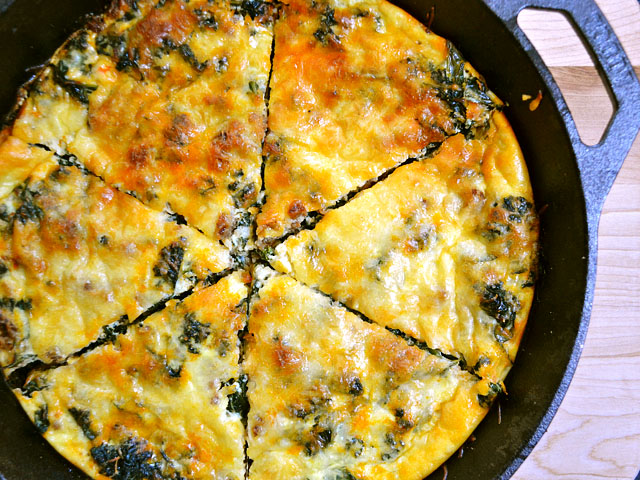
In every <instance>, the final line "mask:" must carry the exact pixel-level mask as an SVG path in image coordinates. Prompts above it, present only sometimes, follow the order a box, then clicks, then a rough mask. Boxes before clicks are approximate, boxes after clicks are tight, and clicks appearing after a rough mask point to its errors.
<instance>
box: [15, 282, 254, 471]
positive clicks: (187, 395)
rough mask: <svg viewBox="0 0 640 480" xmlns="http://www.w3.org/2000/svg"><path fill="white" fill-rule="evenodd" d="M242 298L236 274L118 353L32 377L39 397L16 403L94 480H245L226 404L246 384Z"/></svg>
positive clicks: (118, 343) (169, 311)
mask: <svg viewBox="0 0 640 480" xmlns="http://www.w3.org/2000/svg"><path fill="white" fill-rule="evenodd" d="M246 295H247V288H246V286H245V285H244V283H243V282H242V274H241V273H236V274H234V275H232V276H229V277H226V278H225V279H223V280H221V281H220V282H219V283H218V284H216V285H215V286H213V287H209V288H206V289H204V290H201V291H199V292H197V293H195V294H193V295H192V296H190V297H188V298H187V299H185V300H184V301H182V302H176V301H171V302H169V303H168V304H167V308H166V309H165V310H163V311H162V312H159V313H156V314H154V315H152V316H150V317H149V318H147V319H146V320H145V322H144V324H142V325H135V326H131V327H129V331H128V332H127V333H126V334H125V335H120V336H118V337H117V338H116V339H115V341H114V343H113V344H111V343H109V344H106V345H103V346H101V347H98V348H97V349H95V350H94V351H92V352H90V353H87V354H85V355H83V356H81V357H78V358H74V359H73V360H72V361H70V363H69V364H68V365H66V366H63V367H60V368H57V369H55V370H48V371H44V372H40V373H36V374H35V375H32V376H31V377H30V378H29V379H28V382H29V383H30V384H31V385H34V386H36V385H37V389H39V390H36V391H34V392H33V393H32V394H31V396H26V395H22V394H20V393H18V391H16V392H17V395H18V398H19V399H20V401H21V403H22V405H23V406H24V408H25V410H26V411H27V412H28V414H29V415H30V417H31V418H32V419H34V421H35V423H36V425H37V426H38V428H40V429H41V431H43V433H44V435H45V438H46V439H47V440H48V441H49V442H51V444H52V445H53V446H54V447H56V449H58V450H59V451H60V453H62V454H63V455H65V456H66V457H67V458H69V459H70V460H72V461H73V462H74V463H75V464H76V465H77V466H78V467H80V468H81V469H82V470H84V471H85V472H86V473H87V474H89V475H91V476H93V477H97V478H106V477H113V476H114V475H115V474H116V473H117V474H118V475H119V476H118V477H117V478H167V479H169V478H172V479H173V478H186V477H188V478H192V479H219V480H240V479H242V478H244V461H243V448H244V442H243V437H244V427H243V426H242V422H241V418H240V415H239V414H238V413H235V412H232V411H229V410H228V407H229V398H228V397H229V396H233V395H234V394H235V393H236V390H237V380H238V378H239V376H240V369H239V366H238V360H239V353H240V352H239V341H238V332H239V331H240V330H241V329H242V328H243V327H244V324H245V317H246V306H244V304H242V303H241V302H242V301H243V300H244V299H245V298H246ZM103 475H104V476H103Z"/></svg>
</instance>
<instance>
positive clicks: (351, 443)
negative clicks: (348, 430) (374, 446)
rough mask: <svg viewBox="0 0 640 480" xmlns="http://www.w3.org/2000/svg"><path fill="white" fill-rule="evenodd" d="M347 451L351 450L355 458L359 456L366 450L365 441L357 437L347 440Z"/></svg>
mask: <svg viewBox="0 0 640 480" xmlns="http://www.w3.org/2000/svg"><path fill="white" fill-rule="evenodd" d="M346 447H347V451H349V452H351V455H353V456H354V457H355V458H358V457H359V456H360V455H362V452H364V442H363V441H362V440H360V439H359V438H357V437H353V438H350V439H349V440H347V444H346Z"/></svg>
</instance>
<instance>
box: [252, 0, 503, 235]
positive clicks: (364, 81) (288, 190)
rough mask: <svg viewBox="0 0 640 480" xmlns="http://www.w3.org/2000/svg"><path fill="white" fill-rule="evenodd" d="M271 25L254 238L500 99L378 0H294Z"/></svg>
mask: <svg viewBox="0 0 640 480" xmlns="http://www.w3.org/2000/svg"><path fill="white" fill-rule="evenodd" d="M286 3H289V4H288V5H285V6H284V7H283V8H282V12H281V15H280V18H279V20H278V21H277V22H276V25H275V33H274V35H275V54H274V59H273V75H272V81H271V96H270V102H269V113H270V115H269V120H268V125H269V132H270V133H269V134H268V136H267V139H266V143H265V149H264V155H265V157H266V164H265V176H264V182H265V195H266V203H265V205H264V207H263V208H262V210H261V213H260V215H259V216H258V228H257V233H258V237H259V240H261V241H262V243H263V244H268V243H270V242H273V240H274V239H277V238H279V237H281V236H282V235H284V234H286V233H288V232H289V231H290V230H292V229H294V228H296V227H297V226H298V225H300V224H301V223H303V222H304V221H305V219H306V217H307V215H308V214H311V213H313V212H318V211H323V210H324V209H326V208H327V207H328V206H330V205H333V204H334V203H335V202H336V201H337V200H338V199H340V198H341V197H343V196H345V195H346V194H348V193H349V192H351V191H353V190H356V189H358V188H360V187H362V186H363V185H364V184H366V183H367V182H368V181H370V180H372V179H375V178H376V177H378V176H379V175H381V174H382V173H383V172H385V171H386V170H388V169H389V168H391V167H393V166H395V165H398V164H400V163H401V162H404V161H405V160H407V159H409V158H412V157H419V156H422V155H424V154H425V153H426V152H428V151H430V150H431V149H432V148H433V147H434V145H436V144H438V143H439V142H442V141H443V140H444V139H445V138H447V137H448V136H450V135H453V134H456V133H464V134H465V135H467V136H469V137H472V136H474V135H475V134H476V133H478V132H482V131H483V130H484V129H485V128H486V125H487V122H488V119H489V117H490V115H491V112H492V111H493V110H494V109H496V107H497V106H498V105H499V104H500V102H499V100H498V99H497V98H496V97H495V96H494V95H493V94H492V93H491V92H489V91H488V89H487V87H486V86H485V85H484V83H483V81H482V80H481V79H480V78H479V76H478V75H477V74H476V73H475V71H474V70H473V69H472V67H471V66H470V65H469V64H468V63H466V62H465V61H464V60H463V59H462V57H461V55H460V53H459V52H458V51H457V50H456V49H455V47H453V46H452V45H451V44H450V43H449V42H447V41H446V40H445V39H444V38H441V37H439V36H437V35H435V34H433V33H432V32H430V31H427V30H426V29H425V27H424V26H423V25H422V24H421V23H419V22H418V21H417V20H415V19H414V18H413V17H411V16H410V15H409V14H407V13H406V12H404V11H403V10H401V9H399V8H398V7H395V6H393V5H391V4H390V3H388V2H386V1H385V0H362V1H351V0H350V1H345V0H328V1H327V0H321V1H316V0H292V1H291V2H286Z"/></svg>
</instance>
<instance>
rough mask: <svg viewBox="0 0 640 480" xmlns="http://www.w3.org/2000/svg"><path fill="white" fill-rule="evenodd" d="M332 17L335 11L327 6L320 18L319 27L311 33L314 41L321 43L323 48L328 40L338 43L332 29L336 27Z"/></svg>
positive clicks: (336, 23) (338, 40)
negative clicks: (314, 38)
mask: <svg viewBox="0 0 640 480" xmlns="http://www.w3.org/2000/svg"><path fill="white" fill-rule="evenodd" d="M334 15H335V10H334V9H333V8H331V7H328V6H327V8H325V10H324V12H323V14H322V16H321V17H320V27H318V29H317V30H316V31H315V32H314V33H313V36H314V37H316V40H318V41H319V42H320V43H322V45H324V46H325V47H326V46H327V45H328V44H329V41H330V40H332V41H334V42H336V43H340V39H339V38H338V36H337V35H336V34H335V32H334V31H333V27H334V26H335V25H338V22H336V19H335V16H334Z"/></svg>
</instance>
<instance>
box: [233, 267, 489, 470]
mask: <svg viewBox="0 0 640 480" xmlns="http://www.w3.org/2000/svg"><path fill="white" fill-rule="evenodd" d="M254 277H255V278H256V279H257V282H256V287H255V289H257V294H256V295H254V296H253V297H252V301H251V313H250V315H249V319H248V331H249V334H248V344H247V356H246V359H245V360H246V361H245V369H246V371H247V372H248V373H249V389H248V395H249V401H250V404H251V409H250V411H249V425H248V435H249V450H248V455H249V458H250V459H251V461H252V464H251V469H250V470H249V479H250V480H254V479H255V480H260V479H266V478H273V479H283V480H284V479H286V478H316V477H317V478H352V477H353V478H358V479H363V480H366V479H380V478H382V479H385V478H389V479H391V478H423V477H425V476H426V475H428V474H429V473H430V472H431V471H432V470H433V469H435V468H437V467H438V466H439V465H440V463H441V462H442V461H443V460H444V458H446V457H448V456H449V455H450V454H451V453H453V452H454V451H455V450H456V449H457V448H458V447H459V445H460V444H462V443H463V442H464V440H465V439H466V438H467V436H468V434H469V433H470V431H466V429H467V428H474V427H475V425H476V424H477V423H478V422H479V421H480V420H481V419H482V418H483V417H484V415H485V414H486V412H487V410H488V404H485V403H483V401H482V400H481V399H482V398H484V396H487V395H489V390H490V387H489V383H488V382H487V381H485V380H480V379H478V378H477V377H474V376H473V375H471V374H469V373H467V372H464V371H462V370H460V369H459V367H458V366H457V364H456V363H455V362H453V361H451V360H448V359H446V358H443V357H438V356H434V355H430V354H429V353H427V352H425V351H422V350H420V349H419V348H417V347H414V346H410V345H409V344H407V343H406V341H405V340H403V339H401V338H399V337H397V336H396V335H393V334H392V333H391V332H389V331H387V330H385V329H384V328H382V327H380V326H378V325H375V324H369V323H366V322H363V321H361V319H360V318H358V317H356V316H354V315H352V314H351V313H349V312H348V311H346V310H345V309H342V308H341V307H340V306H338V305H337V304H335V303H333V302H331V301H330V299H328V298H326V297H325V296H323V295H321V294H319V293H317V292H315V291H313V290H312V289H309V288H308V287H306V286H304V285H302V284H300V283H298V282H297V281H295V280H294V279H293V278H291V277H289V276H287V275H282V274H277V273H276V272H274V271H273V270H271V269H270V268H267V267H262V266H257V267H256V270H255V272H254ZM310 332H313V334H312V335H311V334H310ZM412 402H414V403H412ZM461 403H462V404H464V409H463V410H461V411H459V410H457V407H458V406H460V404H461ZM481 403H483V405H481ZM453 411H455V412H456V413H453ZM450 415H453V417H450ZM458 416H460V417H458ZM454 418H457V419H458V420H459V421H460V422H463V423H464V425H465V427H464V428H463V427H460V428H458V431H457V432H456V433H454V434H453V435H450V434H451V433H452V432H451V431H450V430H449V429H450V428H451V429H453V428H454V427H452V425H451V423H450V422H454V423H455V422H456V421H458V420H454ZM462 418H464V420H462ZM456 428H457V427H456ZM460 430H464V431H460ZM418 445H419V446H420V447H418V448H417V450H416V446H418ZM427 445H428V446H427ZM445 445H446V446H445ZM405 447H406V450H405ZM424 448H426V449H427V450H423V449H424ZM415 455H419V456H420V461H419V462H418V461H417V458H414V457H415ZM441 456H442V457H444V458H441ZM416 469H417V470H416Z"/></svg>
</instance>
